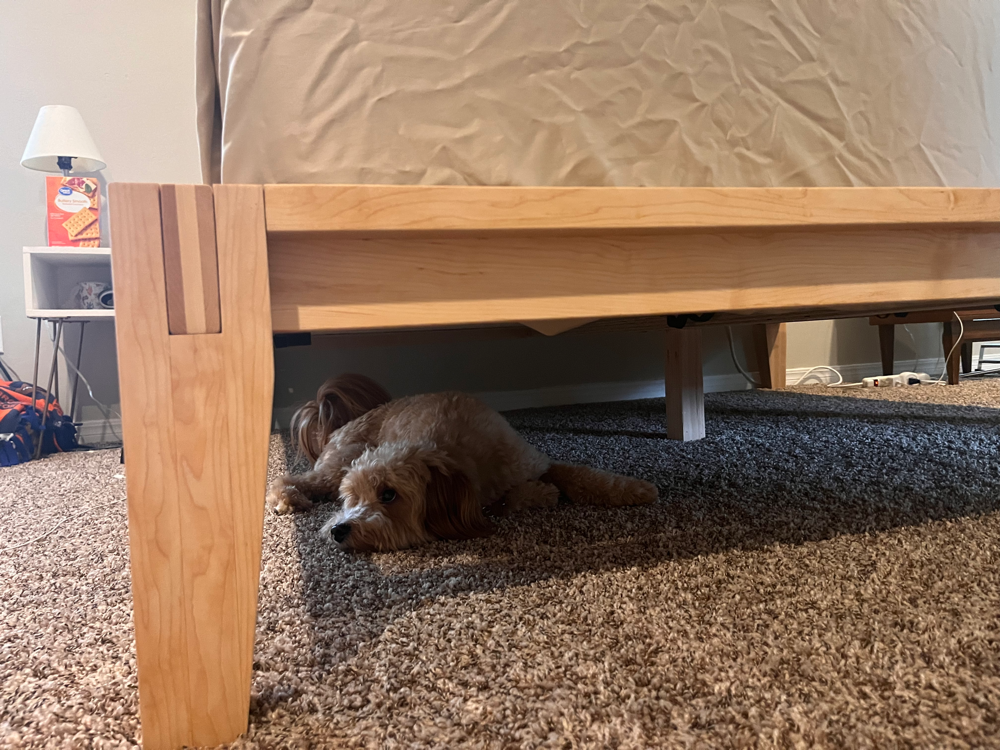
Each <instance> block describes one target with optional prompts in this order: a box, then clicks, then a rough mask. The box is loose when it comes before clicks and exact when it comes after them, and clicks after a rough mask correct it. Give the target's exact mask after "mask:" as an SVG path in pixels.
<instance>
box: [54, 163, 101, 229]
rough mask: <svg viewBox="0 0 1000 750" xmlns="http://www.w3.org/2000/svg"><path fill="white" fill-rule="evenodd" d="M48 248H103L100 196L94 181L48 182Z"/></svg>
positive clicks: (62, 179) (57, 179)
mask: <svg viewBox="0 0 1000 750" xmlns="http://www.w3.org/2000/svg"><path fill="white" fill-rule="evenodd" d="M45 193H46V208H47V211H48V215H49V221H48V230H49V245H50V246H54V247H100V244H101V222H100V219H101V192H100V186H99V185H98V182H97V180H96V179H95V178H93V177H62V176H58V175H54V176H49V177H46V178H45Z"/></svg>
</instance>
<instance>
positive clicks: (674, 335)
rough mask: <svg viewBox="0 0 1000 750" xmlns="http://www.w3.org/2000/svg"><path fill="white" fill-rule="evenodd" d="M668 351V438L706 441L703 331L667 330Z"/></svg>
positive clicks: (689, 329) (666, 372) (665, 383)
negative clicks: (703, 439) (704, 438)
mask: <svg viewBox="0 0 1000 750" xmlns="http://www.w3.org/2000/svg"><path fill="white" fill-rule="evenodd" d="M665 349H666V367H665V380H664V387H665V391H666V405H667V437H669V438H670V439H671V440H684V441H688V440H700V439H701V438H703V437H705V385H704V375H703V373H702V353H701V329H699V328H683V329H676V328H668V329H667V330H666V347H665Z"/></svg>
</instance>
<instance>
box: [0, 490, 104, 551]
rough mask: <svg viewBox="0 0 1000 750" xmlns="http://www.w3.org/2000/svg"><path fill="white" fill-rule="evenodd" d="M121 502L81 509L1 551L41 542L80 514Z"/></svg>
mask: <svg viewBox="0 0 1000 750" xmlns="http://www.w3.org/2000/svg"><path fill="white" fill-rule="evenodd" d="M119 502H121V501H116V502H113V503H104V505H97V506H95V507H93V508H87V509H86V510H81V511H80V512H79V513H74V514H73V515H72V516H66V517H65V518H63V519H62V520H61V521H59V522H58V523H57V524H55V525H54V526H53V527H52V528H50V529H49V530H48V531H45V532H43V533H41V534H39V535H38V536H36V537H35V538H34V539H29V540H28V541H26V542H21V543H20V544H14V545H11V546H10V547H4V548H2V549H0V553H3V552H10V551H11V550H15V549H20V548H21V547H27V546H28V545H29V544H34V543H35V542H40V541H41V540H42V539H44V538H45V537H47V536H49V534H52V533H54V532H55V531H56V530H58V529H59V527H60V526H62V525H63V524H64V523H66V522H67V521H72V520H73V519H74V518H79V517H80V516H82V515H86V514H87V513H90V512H91V511H93V510H99V509H101V508H107V507H109V506H111V505H117V504H118V503H119Z"/></svg>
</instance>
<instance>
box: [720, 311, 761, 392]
mask: <svg viewBox="0 0 1000 750" xmlns="http://www.w3.org/2000/svg"><path fill="white" fill-rule="evenodd" d="M726 336H727V337H728V338H729V354H730V355H731V356H732V358H733V364H734V365H736V369H737V370H739V371H740V375H742V376H743V377H744V378H746V381H747V382H748V383H749V384H750V385H752V386H753V387H754V388H760V383H758V382H757V381H756V380H754V379H753V378H752V377H751V376H750V373H748V372H747V371H746V370H744V369H743V366H742V365H741V364H740V361H739V359H737V358H736V344H734V343H733V327H732V326H726Z"/></svg>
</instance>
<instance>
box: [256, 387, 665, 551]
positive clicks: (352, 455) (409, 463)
mask: <svg viewBox="0 0 1000 750" xmlns="http://www.w3.org/2000/svg"><path fill="white" fill-rule="evenodd" d="M293 432H294V435H295V437H296V439H297V442H298V445H299V448H300V450H301V451H302V452H303V453H304V454H305V455H306V456H308V457H309V458H311V459H312V460H314V461H315V465H314V466H313V469H312V470H311V471H308V472H306V473H305V474H300V475H297V476H293V475H286V476H283V477H280V478H279V479H277V480H275V481H274V482H273V483H272V485H271V487H270V489H269V491H268V503H269V505H270V506H271V507H272V508H273V509H274V510H275V511H277V512H279V513H284V512H288V511H290V510H292V509H296V508H300V509H306V508H310V507H312V502H313V501H314V500H318V499H323V498H335V497H338V496H339V497H340V498H341V499H342V501H343V505H342V507H341V509H340V511H339V512H338V513H336V514H335V515H334V516H333V518H331V519H330V520H329V521H328V522H327V523H326V525H324V526H323V529H322V532H321V533H322V534H323V535H324V536H327V537H329V538H330V539H332V540H333V541H335V542H336V543H337V544H338V545H339V546H341V547H342V548H344V549H352V550H358V551H376V550H377V551H386V550H394V549H403V548H406V547H411V546H414V545H418V544H422V543H424V542H428V541H431V540H434V539H469V538H473V537H477V536H483V535H486V534H489V533H490V532H491V531H492V526H491V524H490V522H489V520H488V519H487V517H486V515H485V513H484V511H485V510H486V509H489V510H490V512H491V513H494V514H498V515H502V514H504V513H509V512H512V511H515V510H519V509H523V508H529V507H542V506H551V505H555V504H556V502H558V500H559V497H560V495H562V496H565V497H566V498H568V499H569V500H570V501H571V502H576V503H581V504H587V505H609V506H612V505H639V504H643V503H651V502H653V501H654V500H656V497H657V491H656V487H654V486H653V485H652V484H650V483H649V482H644V481H642V480H640V479H633V478H630V477H623V476H619V475H616V474H609V473H607V472H604V471H600V470H598V469H592V468H588V467H586V466H573V465H569V464H559V463H553V462H552V461H551V460H550V459H549V458H548V457H547V456H545V455H544V454H543V453H541V452H539V451H538V450H536V449H535V448H533V447H532V446H530V445H528V443H527V442H525V441H524V439H523V438H521V436H520V435H518V434H517V433H516V432H515V431H514V430H513V428H511V426H510V425H509V424H508V423H507V420H505V419H504V418H503V417H502V416H501V415H500V414H498V413H497V412H496V411H494V410H493V409H491V408H489V407H488V406H486V404H484V403H482V402H481V401H478V400H477V399H475V398H473V397H472V396H468V395H465V394H462V393H437V394H428V395H422V396H410V397H408V398H401V399H397V400H395V401H391V400H390V399H389V394H388V393H387V392H386V391H385V390H384V389H383V388H382V387H381V386H379V385H377V384H376V383H374V382H373V381H371V380H369V379H368V378H366V377H364V376H362V375H344V376H341V377H340V378H336V379H334V380H329V381H327V382H326V383H324V384H323V386H322V387H321V388H320V389H319V392H318V393H317V397H316V401H313V402H310V403H309V404H307V405H305V406H304V407H302V409H300V410H299V412H298V413H297V414H296V416H295V418H294V419H293Z"/></svg>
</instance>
